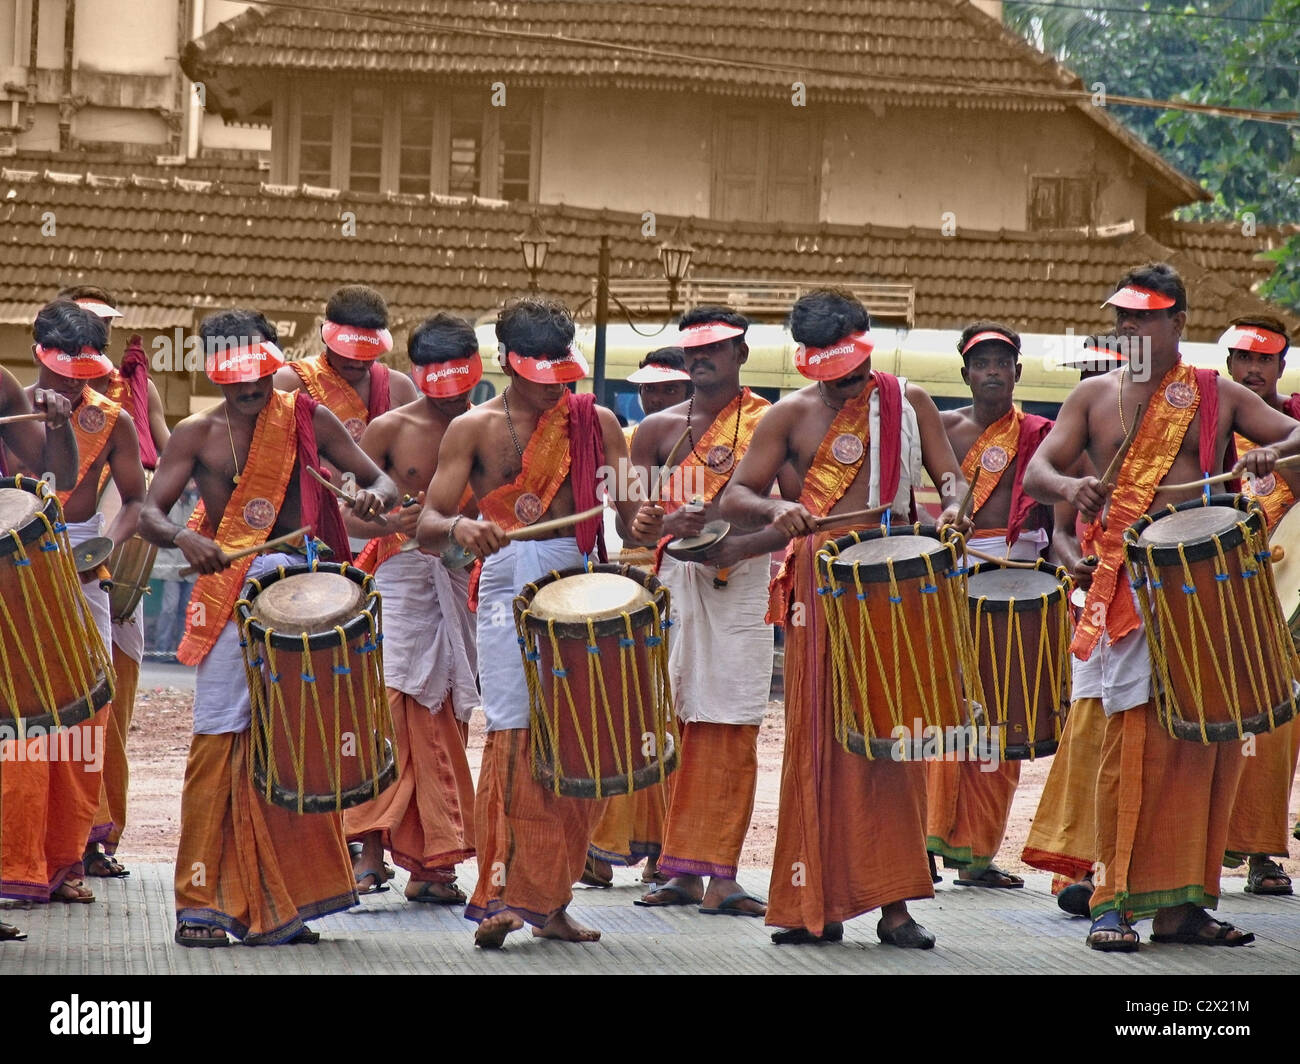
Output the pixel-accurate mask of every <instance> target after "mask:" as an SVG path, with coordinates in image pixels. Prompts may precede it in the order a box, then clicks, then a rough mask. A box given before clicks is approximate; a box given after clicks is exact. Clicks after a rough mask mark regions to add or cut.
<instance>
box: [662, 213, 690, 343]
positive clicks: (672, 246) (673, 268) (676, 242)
mask: <svg viewBox="0 0 1300 1064" xmlns="http://www.w3.org/2000/svg"><path fill="white" fill-rule="evenodd" d="M694 254H695V249H694V248H693V247H691V245H690V244H688V243H686V241H685V240H683V239H682V227H681V224H680V223H679V224H678V226H677V228H676V229H674V230H673V231H672V235H671V236H669V237H668V240H667V241H666V242H665V243H663V244H660V245H659V261H660V263H661V264H662V265H663V268H664V278H665V279H666V280H667V281H668V318H669V320H672V316H673V308H674V307H675V306H676V305H677V286H678V285H679V284H681V283H682V281H684V280H686V273H687V271H688V270H689V269H690V268H691V256H692V255H694Z"/></svg>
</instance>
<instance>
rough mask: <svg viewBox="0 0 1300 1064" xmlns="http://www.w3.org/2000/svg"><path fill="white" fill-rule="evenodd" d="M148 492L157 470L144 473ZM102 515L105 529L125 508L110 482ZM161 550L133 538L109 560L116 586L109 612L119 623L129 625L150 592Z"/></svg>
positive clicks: (111, 596)
mask: <svg viewBox="0 0 1300 1064" xmlns="http://www.w3.org/2000/svg"><path fill="white" fill-rule="evenodd" d="M144 479H145V488H146V490H147V489H148V486H149V485H150V484H152V483H153V470H152V469H146V470H145V471H144ZM99 508H100V512H101V513H103V514H104V527H105V528H107V527H108V526H109V524H111V522H112V519H113V516H115V515H116V513H117V512H118V511H119V510H120V509H121V508H122V500H121V496H120V495H118V493H117V488H116V486H115V485H114V484H113V482H112V480H109V482H108V485H107V486H106V487H105V489H104V491H103V493H102V494H101V496H100V503H99ZM157 557H158V548H157V546H155V545H154V544H152V543H150V542H149V541H148V540H145V539H141V538H140V537H139V536H132V537H131V538H130V539H128V540H127V541H126V542H125V543H121V544H118V546H117V547H116V548H115V549H114V550H113V553H112V554H110V555H109V556H108V561H107V562H106V564H107V565H108V571H109V572H110V573H112V574H113V586H112V587H111V588H110V589H109V592H108V609H109V613H110V614H111V615H112V617H113V620H115V621H129V620H130V619H131V615H132V614H133V613H135V608H136V607H137V606H138V605H140V600H141V599H142V598H144V596H145V595H146V594H148V592H149V574H150V573H152V572H153V563H154V560H155V559H156V558H157Z"/></svg>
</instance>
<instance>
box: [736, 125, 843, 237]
mask: <svg viewBox="0 0 1300 1064" xmlns="http://www.w3.org/2000/svg"><path fill="white" fill-rule="evenodd" d="M821 159H822V137H821V123H820V121H819V120H818V117H817V115H816V112H803V111H802V109H801V113H799V114H798V115H795V116H777V115H773V114H771V113H770V112H765V111H748V110H723V111H720V112H719V114H718V116H717V119H716V124H715V127H714V137H713V197H712V199H713V205H712V213H713V217H715V218H720V219H723V220H737V221H742V220H743V221H753V222H801V223H808V222H816V221H817V219H818V213H819V206H820V202H821V199H820V196H821V193H820V180H821Z"/></svg>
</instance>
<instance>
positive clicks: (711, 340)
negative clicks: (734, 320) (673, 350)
mask: <svg viewBox="0 0 1300 1064" xmlns="http://www.w3.org/2000/svg"><path fill="white" fill-rule="evenodd" d="M744 335H745V330H744V329H742V328H741V327H740V326H739V325H728V324H727V323H726V322H725V321H706V322H701V323H700V324H699V325H689V326H687V327H686V328H685V329H682V330H681V331H680V332H679V333H678V334H677V346H678V347H705V346H706V345H708V344H716V343H721V342H722V341H723V340H730V339H731V338H732V337H734V336H744Z"/></svg>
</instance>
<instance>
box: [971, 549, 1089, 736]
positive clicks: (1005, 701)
mask: <svg viewBox="0 0 1300 1064" xmlns="http://www.w3.org/2000/svg"><path fill="white" fill-rule="evenodd" d="M967 591H968V593H969V595H970V600H969V601H970V623H971V633H972V636H973V638H974V641H975V660H976V661H977V662H978V663H979V676H980V689H981V690H982V691H983V693H984V701H983V705H984V720H983V722H982V724H981V727H980V731H981V732H982V734H981V735H980V737H979V748H980V749H981V750H985V751H987V750H992V749H993V744H996V745H997V747H998V750H999V758H1000V760H1003V761H1021V760H1024V759H1026V758H1031V759H1032V758H1035V757H1047V756H1048V755H1049V754H1054V753H1056V747H1057V744H1058V743H1059V742H1060V741H1061V730H1062V729H1063V728H1064V727H1065V717H1066V714H1067V713H1068V712H1069V708H1070V640H1071V639H1072V638H1073V636H1074V631H1073V625H1072V624H1071V620H1070V606H1069V595H1070V584H1069V578H1068V577H1067V575H1066V572H1065V570H1064V569H1060V568H1057V567H1056V566H1053V565H1049V564H1048V563H1047V562H1044V561H1040V562H1038V563H1037V564H1036V565H1035V566H1034V568H1032V569H1026V568H1012V567H1009V566H1001V565H997V564H994V563H992V562H986V563H985V564H983V565H978V566H976V567H975V568H974V569H973V570H971V573H970V576H969V577H968V580H967Z"/></svg>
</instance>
